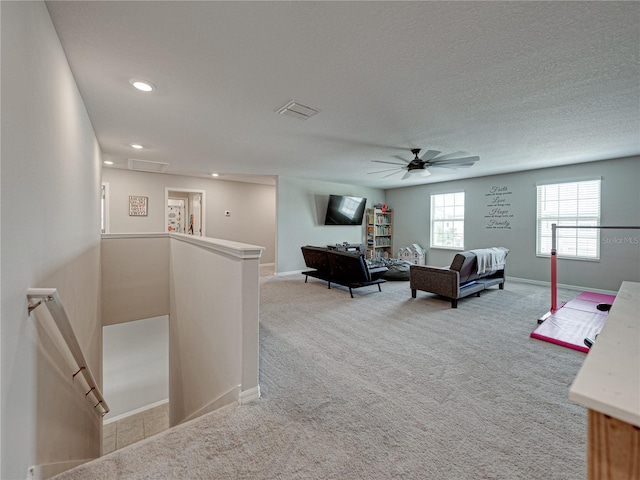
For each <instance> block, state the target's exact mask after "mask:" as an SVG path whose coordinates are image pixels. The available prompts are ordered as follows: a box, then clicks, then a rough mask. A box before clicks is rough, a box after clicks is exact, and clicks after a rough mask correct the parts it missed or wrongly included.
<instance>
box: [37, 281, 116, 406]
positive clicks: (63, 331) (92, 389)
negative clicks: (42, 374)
mask: <svg viewBox="0 0 640 480" xmlns="http://www.w3.org/2000/svg"><path fill="white" fill-rule="evenodd" d="M27 298H28V299H29V301H30V303H29V306H28V311H29V315H31V312H32V311H33V310H35V309H36V308H38V307H39V306H40V305H44V306H46V307H47V309H48V311H49V313H50V314H51V318H53V321H54V323H55V325H56V327H57V329H58V332H59V333H60V335H61V336H62V338H63V340H64V342H65V344H66V346H67V348H68V349H69V352H70V353H71V355H72V356H73V359H74V361H75V363H76V364H77V366H78V370H77V371H76V372H75V373H74V374H73V377H72V378H73V379H75V378H76V375H78V374H80V375H82V377H83V378H84V380H85V382H86V384H87V388H88V389H89V390H88V391H87V392H86V393H85V397H88V396H89V394H91V395H93V397H94V398H95V402H96V403H95V405H94V406H93V408H94V409H95V410H96V411H97V412H99V413H101V415H102V416H105V415H106V414H107V413H109V407H108V406H107V402H105V400H104V397H103V396H102V392H101V391H100V389H99V388H98V382H96V379H95V378H94V376H93V373H92V372H91V369H90V368H89V364H88V363H87V360H86V358H85V356H84V354H83V353H82V348H81V347H80V344H79V343H78V339H77V337H76V334H75V332H74V330H73V327H72V325H71V322H70V321H69V317H68V316H67V312H66V311H65V309H64V305H63V304H62V300H60V295H59V294H58V290H57V289H55V288H29V289H27ZM31 302H33V303H31ZM98 407H100V408H99V409H98Z"/></svg>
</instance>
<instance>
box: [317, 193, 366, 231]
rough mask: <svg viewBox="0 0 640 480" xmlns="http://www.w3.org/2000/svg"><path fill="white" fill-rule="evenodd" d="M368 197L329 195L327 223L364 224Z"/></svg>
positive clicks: (325, 221) (325, 222)
mask: <svg viewBox="0 0 640 480" xmlns="http://www.w3.org/2000/svg"><path fill="white" fill-rule="evenodd" d="M366 204H367V199H366V198H361V197H350V196H346V195H329V204H328V205H327V215H326V216H325V219H324V224H325V225H362V219H363V217H364V209H365V206H366Z"/></svg>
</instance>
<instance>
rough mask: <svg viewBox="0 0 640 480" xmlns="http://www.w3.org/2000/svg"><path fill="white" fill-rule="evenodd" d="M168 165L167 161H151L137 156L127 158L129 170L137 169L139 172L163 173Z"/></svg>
mask: <svg viewBox="0 0 640 480" xmlns="http://www.w3.org/2000/svg"><path fill="white" fill-rule="evenodd" d="M168 166H169V164H168V163H163V162H152V161H151V160H138V159H137V158H130V159H129V170H137V171H139V172H154V173H164V171H165V170H166V169H167V167H168Z"/></svg>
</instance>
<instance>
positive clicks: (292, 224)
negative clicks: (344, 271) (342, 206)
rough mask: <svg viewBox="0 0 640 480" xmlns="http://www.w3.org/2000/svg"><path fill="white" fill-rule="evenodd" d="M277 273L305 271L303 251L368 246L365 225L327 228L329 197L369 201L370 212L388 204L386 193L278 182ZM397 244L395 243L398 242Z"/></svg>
mask: <svg viewBox="0 0 640 480" xmlns="http://www.w3.org/2000/svg"><path fill="white" fill-rule="evenodd" d="M277 188H278V198H277V203H278V207H277V211H278V215H277V220H278V255H277V266H276V271H277V273H287V272H294V271H300V270H303V269H304V268H305V264H304V259H303V258H302V252H301V250H300V247H302V246H304V245H317V246H326V245H335V244H336V243H342V242H349V243H365V242H366V227H365V222H364V221H363V222H362V225H361V226H346V225H324V217H325V213H326V211H327V204H328V202H329V195H353V196H356V197H364V198H366V199H367V208H372V206H373V205H374V204H376V203H384V202H385V194H384V190H380V189H377V188H366V187H356V186H352V185H346V184H342V183H328V182H319V181H314V180H301V179H297V178H292V177H279V178H278V186H277ZM394 242H395V239H394Z"/></svg>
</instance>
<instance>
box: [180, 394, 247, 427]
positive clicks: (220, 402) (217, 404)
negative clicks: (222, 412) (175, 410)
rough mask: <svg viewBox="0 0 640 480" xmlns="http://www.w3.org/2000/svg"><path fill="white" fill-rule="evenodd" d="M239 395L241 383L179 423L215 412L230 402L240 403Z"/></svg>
mask: <svg viewBox="0 0 640 480" xmlns="http://www.w3.org/2000/svg"><path fill="white" fill-rule="evenodd" d="M239 396H240V385H238V386H236V387H233V388H232V389H230V390H227V391H226V392H225V393H223V394H222V395H220V396H219V397H218V398H216V399H215V400H213V401H211V402H209V403H208V404H206V405H205V406H204V407H201V408H199V409H198V410H196V411H195V412H193V413H191V414H190V415H189V416H188V417H186V418H185V419H184V420H181V421H180V422H179V423H181V424H182V423H186V422H189V421H191V420H193V419H195V418H198V417H201V416H202V415H204V414H205V413H210V412H213V411H214V410H218V409H219V408H222V407H225V406H227V405H230V404H234V403H235V404H238V403H239V402H240V400H239Z"/></svg>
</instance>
